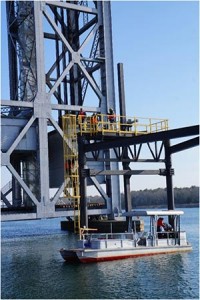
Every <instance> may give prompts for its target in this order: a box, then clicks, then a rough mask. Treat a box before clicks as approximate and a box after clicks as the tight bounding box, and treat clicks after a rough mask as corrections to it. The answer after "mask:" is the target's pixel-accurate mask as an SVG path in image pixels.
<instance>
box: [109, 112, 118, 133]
mask: <svg viewBox="0 0 200 300" xmlns="http://www.w3.org/2000/svg"><path fill="white" fill-rule="evenodd" d="M108 120H109V122H110V129H112V130H113V129H115V126H114V123H115V122H116V115H115V112H114V110H113V109H112V108H110V109H109V113H108Z"/></svg>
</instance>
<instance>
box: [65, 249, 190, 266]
mask: <svg viewBox="0 0 200 300" xmlns="http://www.w3.org/2000/svg"><path fill="white" fill-rule="evenodd" d="M191 250H192V247H191V246H190V245H188V246H174V247H159V248H158V247H145V248H142V247H137V248H134V249H105V250H104V249H76V250H65V251H66V253H65V254H67V255H62V253H61V255H62V257H63V258H64V259H65V260H66V261H68V262H71V261H74V262H75V261H76V262H81V263H93V262H102V261H112V260H121V259H127V258H137V257H141V256H152V255H159V254H170V253H177V252H187V251H191Z"/></svg>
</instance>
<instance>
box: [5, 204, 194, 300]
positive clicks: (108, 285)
mask: <svg viewBox="0 0 200 300" xmlns="http://www.w3.org/2000/svg"><path fill="white" fill-rule="evenodd" d="M184 211H185V215H184V216H183V217H182V228H183V229H185V230H186V231H187V232H188V239H189V241H190V242H191V243H192V245H193V251H192V252H190V253H183V254H170V255H163V256H161V255H158V256H152V257H145V258H136V259H127V260H122V261H114V262H102V263H98V264H67V263H65V262H63V260H62V258H61V257H60V254H59V252H58V249H60V248H62V247H67V246H69V247H70V246H73V245H74V244H75V241H76V237H75V236H74V235H73V234H70V233H67V232H65V231H61V230H60V220H59V219H52V220H39V221H23V222H22V221H21V222H7V223H3V224H2V229H1V231H2V232H1V234H2V240H1V241H2V244H1V254H2V256H1V299H198V298H199V214H198V212H199V211H198V209H197V208H191V209H184Z"/></svg>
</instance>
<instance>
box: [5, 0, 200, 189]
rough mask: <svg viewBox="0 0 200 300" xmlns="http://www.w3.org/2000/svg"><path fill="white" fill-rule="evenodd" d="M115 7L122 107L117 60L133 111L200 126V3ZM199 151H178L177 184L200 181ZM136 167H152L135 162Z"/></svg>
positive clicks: (139, 184)
mask: <svg viewBox="0 0 200 300" xmlns="http://www.w3.org/2000/svg"><path fill="white" fill-rule="evenodd" d="M1 4H2V3H1ZM111 8H112V26H113V50H114V63H115V65H114V68H115V80H116V95H115V96H116V99H117V100H116V102H117V107H118V90H117V63H118V62H122V63H123V64H124V76H125V95H126V109H127V115H129V116H139V117H155V118H166V119H169V126H170V129H173V128H179V127H185V126H191V125H195V124H198V123H199V107H198V103H199V91H198V87H199V69H198V68H199V24H198V22H199V2H198V1H112V4H111ZM1 15H2V33H3V34H2V47H1V51H2V74H3V76H2V93H1V98H2V99H6V98H9V94H8V91H9V87H8V76H7V71H8V64H7V60H6V59H5V58H6V51H7V49H6V45H7V44H6V39H5V36H6V27H5V26H6V24H5V11H4V9H3V10H2V13H1ZM177 142H178V141H175V143H177ZM173 143H174V142H173ZM198 153H199V149H198V147H196V148H194V149H190V150H187V151H184V152H181V153H178V154H175V155H173V157H172V162H173V167H174V168H175V176H174V186H177V187H183V186H191V185H198V184H199V176H198V170H199V161H198ZM149 165H150V164H149ZM149 165H148V167H147V168H150V169H157V168H160V167H161V168H163V167H164V166H163V165H161V166H157V165H156V166H155V164H154V165H153V166H149ZM134 168H135V169H142V168H146V166H144V165H142V166H139V164H135V166H134ZM132 181H133V186H132V188H133V189H135V190H139V189H145V188H157V187H165V179H164V178H161V177H159V176H156V177H155V176H135V177H134V178H133V176H132Z"/></svg>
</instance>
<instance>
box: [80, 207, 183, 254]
mask: <svg viewBox="0 0 200 300" xmlns="http://www.w3.org/2000/svg"><path fill="white" fill-rule="evenodd" d="M183 214H184V212H183V211H179V210H159V211H157V210H145V211H130V212H126V213H123V215H122V216H124V217H130V218H131V219H132V224H135V222H134V221H136V220H140V219H143V218H144V217H148V219H149V220H148V223H146V220H145V221H144V222H145V228H144V230H143V231H140V232H138V231H137V230H136V226H134V225H133V229H132V232H125V233H104V234H102V233H90V234H89V233H88V232H87V229H85V231H84V230H83V233H82V235H81V238H80V240H79V247H83V248H92V249H94V248H99V249H106V248H129V247H131V248H132V247H159V246H160V247H169V246H176V245H177V246H186V245H188V243H187V239H186V232H185V231H181V229H180V216H181V215H183ZM165 218H166V219H168V220H167V221H168V223H165V222H166V221H165V222H163V221H164V219H165ZM145 219H146V218H145ZM161 221H162V226H158V225H159V222H160V223H161ZM147 227H149V228H148V229H147ZM159 227H162V228H159Z"/></svg>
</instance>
